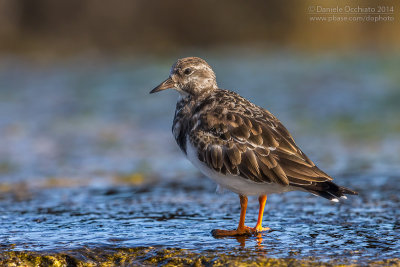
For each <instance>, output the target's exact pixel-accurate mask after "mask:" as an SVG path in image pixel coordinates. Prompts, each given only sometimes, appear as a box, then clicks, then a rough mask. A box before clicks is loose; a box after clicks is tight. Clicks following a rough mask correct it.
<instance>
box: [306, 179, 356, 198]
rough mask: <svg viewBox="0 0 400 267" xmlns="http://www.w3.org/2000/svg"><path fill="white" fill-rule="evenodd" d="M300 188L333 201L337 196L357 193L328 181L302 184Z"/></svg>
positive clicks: (342, 196) (341, 196)
mask: <svg viewBox="0 0 400 267" xmlns="http://www.w3.org/2000/svg"><path fill="white" fill-rule="evenodd" d="M302 188H303V189H305V190H306V191H308V192H310V193H311V194H314V195H316V196H321V197H324V198H327V199H329V200H331V201H334V202H338V201H339V198H347V197H346V195H358V193H357V192H355V191H353V190H350V189H348V188H346V187H343V186H338V185H337V184H335V183H333V182H330V181H327V182H320V183H313V184H312V185H307V186H302Z"/></svg>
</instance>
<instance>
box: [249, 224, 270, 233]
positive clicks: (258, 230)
mask: <svg viewBox="0 0 400 267" xmlns="http://www.w3.org/2000/svg"><path fill="white" fill-rule="evenodd" d="M246 228H248V229H250V231H251V232H252V233H253V234H257V233H261V232H265V231H268V230H271V228H269V227H262V226H256V227H247V226H246Z"/></svg>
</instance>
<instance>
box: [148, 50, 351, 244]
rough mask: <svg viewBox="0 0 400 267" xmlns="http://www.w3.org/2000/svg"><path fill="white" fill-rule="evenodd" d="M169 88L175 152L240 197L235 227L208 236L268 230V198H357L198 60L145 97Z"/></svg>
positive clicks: (177, 68) (175, 70)
mask: <svg viewBox="0 0 400 267" xmlns="http://www.w3.org/2000/svg"><path fill="white" fill-rule="evenodd" d="M169 88H172V89H175V90H176V91H178V92H179V100H178V102H177V104H176V111H175V117H174V121H173V125H172V132H173V134H174V137H175V140H176V142H177V143H178V145H179V147H180V149H181V150H182V152H183V153H184V154H185V155H186V156H187V158H188V159H189V160H190V161H191V162H192V163H193V164H194V165H195V166H196V167H197V168H199V170H200V171H201V172H202V173H203V174H205V175H206V176H208V177H210V178H211V179H213V180H214V181H215V182H217V183H218V184H219V185H221V186H222V187H225V188H227V189H229V190H231V191H233V192H235V193H237V194H239V197H240V205H241V212H240V220H239V226H238V228H237V229H236V230H213V231H212V233H213V235H216V236H233V235H244V234H252V233H257V232H260V231H264V230H268V229H269V228H263V227H262V218H263V213H264V207H265V203H266V201H267V195H268V194H272V193H283V192H288V191H293V190H300V191H306V192H310V193H312V194H314V195H317V196H321V197H324V198H327V199H329V200H332V201H335V202H337V201H338V199H339V198H346V196H345V194H349V195H356V194H357V193H356V192H354V191H352V190H350V189H347V188H345V187H341V186H338V185H336V184H335V183H333V182H332V177H330V176H329V175H327V174H326V173H325V172H323V171H321V170H320V169H319V168H318V167H317V166H315V164H314V163H313V162H312V161H311V160H310V159H309V158H308V157H307V156H306V155H305V154H304V153H303V152H302V151H301V150H300V148H298V147H297V145H296V143H295V142H294V140H293V138H292V136H291V135H290V133H289V132H288V130H287V129H286V128H285V126H283V125H282V123H281V122H280V121H279V120H278V119H277V118H276V117H275V116H274V115H272V114H271V113H270V112H269V111H267V110H266V109H263V108H261V107H259V106H256V105H254V104H253V103H251V102H250V101H248V100H247V99H245V98H243V97H241V96H240V95H238V94H236V93H234V92H232V91H228V90H224V89H220V88H218V86H217V82H216V77H215V73H214V71H213V70H212V69H211V67H210V66H209V65H208V64H207V62H206V61H204V60H203V59H201V58H198V57H187V58H183V59H179V60H178V61H177V62H176V63H175V64H174V65H173V66H172V68H171V71H170V75H169V77H168V79H166V80H165V81H164V82H162V83H161V84H160V85H158V86H157V87H156V88H154V89H153V90H152V91H151V92H150V93H151V94H152V93H156V92H159V91H162V90H165V89H169ZM248 195H256V196H258V200H259V205H260V206H259V213H258V220H257V224H256V226H255V227H254V228H250V227H247V226H245V215H246V208H247V196H248Z"/></svg>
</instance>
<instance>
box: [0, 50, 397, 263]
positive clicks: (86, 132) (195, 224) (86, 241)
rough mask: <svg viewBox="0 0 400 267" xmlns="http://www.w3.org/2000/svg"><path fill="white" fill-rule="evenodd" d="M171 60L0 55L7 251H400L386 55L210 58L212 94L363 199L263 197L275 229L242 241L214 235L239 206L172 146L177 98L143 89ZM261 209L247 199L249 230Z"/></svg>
mask: <svg viewBox="0 0 400 267" xmlns="http://www.w3.org/2000/svg"><path fill="white" fill-rule="evenodd" d="M166 61H167V60H166ZM172 61H173V59H171V62H170V61H167V62H163V63H160V62H158V61H155V60H154V59H147V60H145V59H142V60H139V61H138V60H133V59H131V60H125V61H110V60H97V61H94V62H93V61H91V60H88V59H80V60H72V61H69V62H62V63H51V64H50V63H46V64H41V65H35V64H33V63H29V62H26V61H20V60H17V59H7V60H3V61H2V62H3V63H2V65H1V67H0V85H1V87H0V88H1V89H0V96H1V97H0V101H1V103H0V104H1V105H0V114H1V116H0V131H1V136H2V140H1V141H0V175H1V178H0V179H1V180H0V182H1V184H0V192H1V194H0V214H1V216H0V220H1V225H2V227H0V243H1V246H2V247H3V249H5V250H18V251H20V250H29V251H54V252H57V251H64V250H68V249H76V248H78V249H79V248H82V247H89V248H121V247H139V246H140V247H142V246H152V247H175V248H183V249H190V250H193V251H196V252H200V253H201V252H206V251H216V252H220V253H236V254H244V255H246V254H257V255H262V256H265V257H273V258H298V259H302V258H307V257H315V258H318V259H320V260H322V261H330V260H333V259H334V260H339V261H340V260H355V261H358V262H361V263H362V262H367V261H373V260H381V259H391V258H396V257H397V258H398V257H400V241H399V237H400V233H399V229H400V219H399V218H400V216H399V215H400V214H399V210H398V207H399V203H400V202H399V195H398V192H400V183H399V182H400V167H399V166H400V164H399V163H400V139H399V132H400V124H399V121H398V119H396V118H398V116H399V115H400V108H399V106H398V105H397V104H396V103H398V102H397V101H400V94H399V91H400V89H399V87H398V84H400V82H399V80H398V79H399V78H398V77H399V76H398V75H396V74H395V73H394V68H395V67H396V66H395V64H396V63H395V62H397V61H396V60H395V59H393V58H388V57H383V58H377V57H375V58H374V57H371V58H369V59H365V58H364V57H361V56H360V57H354V58H343V59H342V60H334V59H333V58H307V57H300V56H298V55H289V56H283V55H278V56H271V55H262V56H258V57H251V56H249V57H248V58H242V59H241V60H240V62H241V65H238V64H237V63H234V62H232V56H229V55H226V56H219V57H211V60H210V61H211V62H212V63H215V64H214V65H215V70H216V72H217V77H219V79H218V81H219V82H220V85H221V87H224V88H232V89H236V88H238V89H237V91H238V92H239V93H240V94H242V95H244V96H246V97H248V98H250V99H252V100H254V101H255V102H256V103H257V104H260V105H262V106H265V107H268V108H269V109H270V110H271V111H272V112H273V113H275V114H277V116H278V117H279V118H280V119H281V120H282V121H283V122H284V123H285V125H286V126H287V127H288V128H289V129H290V130H291V131H292V133H293V135H294V136H295V139H296V140H297V142H298V144H300V146H301V147H302V148H303V150H304V151H305V152H306V153H307V154H308V155H309V157H310V158H312V159H313V160H314V161H315V162H317V163H318V165H319V166H320V167H322V168H323V169H324V170H326V171H327V172H328V173H330V174H331V175H333V176H334V177H335V179H336V181H337V183H339V184H340V185H343V186H348V187H350V188H351V189H354V190H356V191H358V192H359V193H360V196H358V197H349V199H348V200H345V201H342V202H341V203H339V204H337V203H331V202H329V201H327V200H325V199H322V198H317V197H314V196H312V195H308V194H306V193H300V192H291V193H287V194H284V195H272V196H270V197H269V198H268V202H267V208H266V212H265V216H264V218H265V219H264V224H265V226H269V227H270V228H271V229H272V230H271V231H269V232H265V233H263V234H260V235H259V236H253V237H240V238H214V237H212V236H211V234H210V231H211V230H212V229H215V228H225V229H234V228H235V227H236V225H237V222H238V217H239V211H240V210H239V209H240V207H239V200H238V197H237V196H236V195H234V194H232V193H229V192H228V193H224V194H217V193H215V185H214V184H213V183H212V182H211V181H209V180H208V179H206V178H204V177H202V176H201V175H200V174H199V173H198V172H197V171H196V170H195V169H194V168H193V167H192V166H191V165H190V163H189V162H188V161H187V160H186V159H184V158H183V156H182V155H181V153H180V151H178V148H177V146H176V145H175V144H174V141H173V138H172V135H171V133H170V127H171V125H170V124H171V121H172V116H173V112H174V108H175V101H176V95H175V93H173V92H170V93H167V92H163V93H161V94H158V95H152V96H149V95H148V91H149V90H150V89H151V88H152V87H154V86H155V85H157V83H158V82H160V81H162V80H163V79H164V78H165V77H166V75H167V74H168V69H169V65H170V64H171V63H172ZM288 75H289V77H290V79H288ZM232 77H233V78H232ZM377 88H379V90H378V89H377ZM257 211H258V202H257V200H256V199H254V198H251V199H250V202H249V208H248V216H247V224H248V225H249V226H252V225H253V224H255V222H256V216H257Z"/></svg>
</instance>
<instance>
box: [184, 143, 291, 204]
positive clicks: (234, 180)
mask: <svg viewBox="0 0 400 267" xmlns="http://www.w3.org/2000/svg"><path fill="white" fill-rule="evenodd" d="M186 153H187V154H186V155H187V158H188V159H189V160H190V162H192V164H193V165H194V166H196V167H197V168H198V169H199V170H200V171H201V172H202V173H203V174H204V175H206V176H207V177H209V178H211V179H212V180H214V181H215V182H216V183H218V184H219V185H220V186H222V187H224V188H227V189H229V190H231V191H233V192H235V193H237V194H242V195H246V196H249V195H265V194H273V193H283V192H288V191H292V190H293V188H292V187H291V186H282V185H279V184H275V183H256V182H253V181H251V180H249V179H246V178H243V177H241V176H235V175H224V174H222V173H219V172H217V171H214V170H213V169H211V168H209V167H208V166H207V165H206V164H205V163H203V162H201V161H200V160H199V158H198V157H197V149H196V148H195V147H194V146H193V145H192V144H191V143H190V141H189V138H187V141H186Z"/></svg>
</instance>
